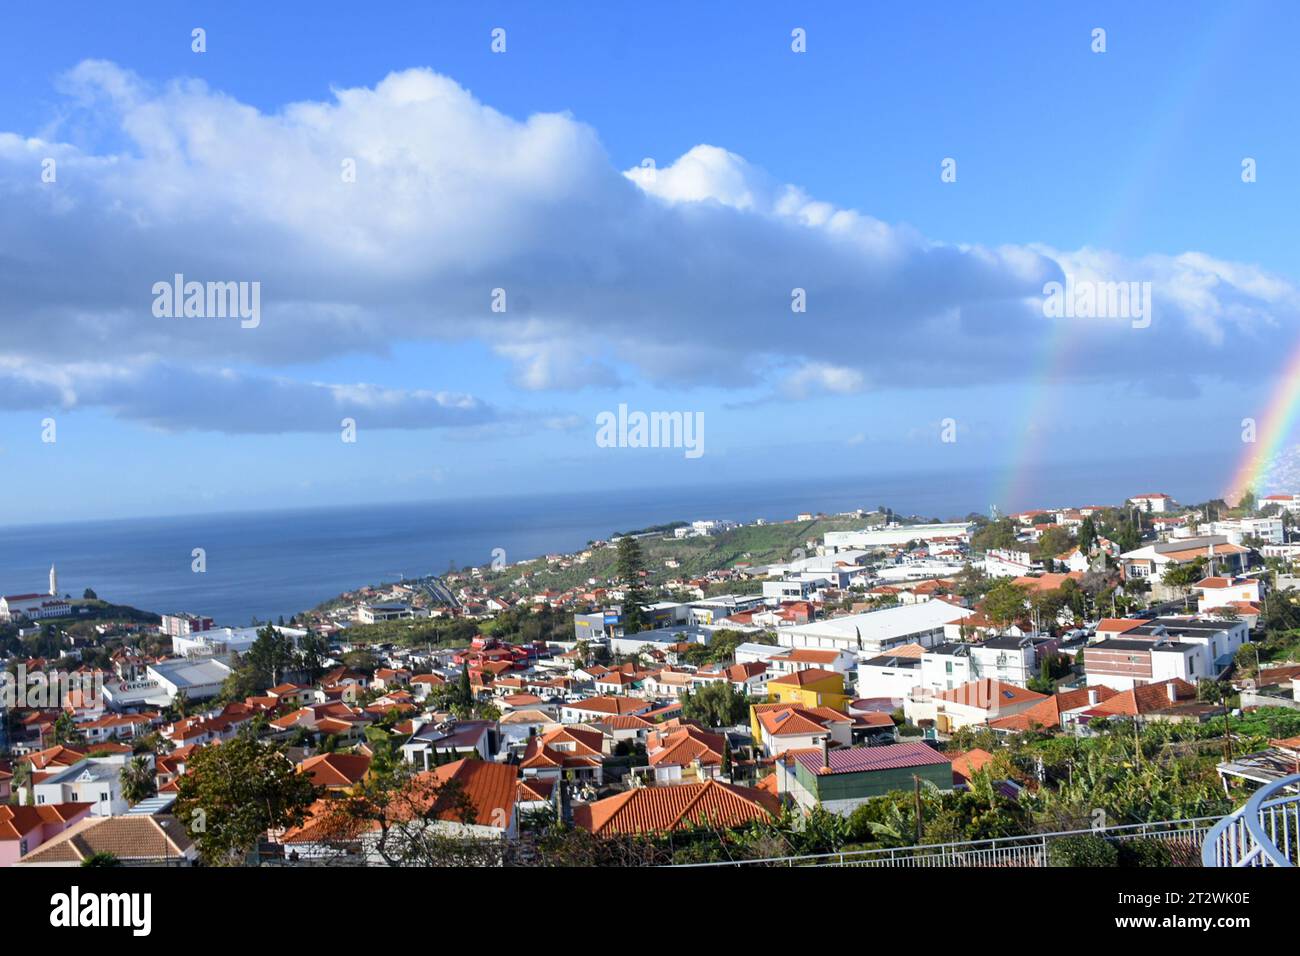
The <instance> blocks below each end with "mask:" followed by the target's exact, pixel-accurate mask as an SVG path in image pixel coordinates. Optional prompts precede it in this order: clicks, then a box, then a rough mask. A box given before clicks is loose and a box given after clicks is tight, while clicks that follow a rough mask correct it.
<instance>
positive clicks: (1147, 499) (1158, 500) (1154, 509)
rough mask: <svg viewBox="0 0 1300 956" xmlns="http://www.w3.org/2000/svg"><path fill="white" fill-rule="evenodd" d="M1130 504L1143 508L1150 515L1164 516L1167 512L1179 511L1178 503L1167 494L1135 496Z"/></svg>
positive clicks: (1129, 501) (1130, 500)
mask: <svg viewBox="0 0 1300 956" xmlns="http://www.w3.org/2000/svg"><path fill="white" fill-rule="evenodd" d="M1128 503H1129V504H1131V505H1134V506H1136V507H1138V508H1141V509H1142V510H1143V511H1145V512H1149V513H1150V514H1164V513H1165V512H1166V511H1177V510H1178V502H1176V501H1174V499H1173V498H1170V497H1169V496H1168V495H1166V494H1160V493H1156V494H1151V495H1134V496H1133V497H1132V498H1130V499H1129V500H1128Z"/></svg>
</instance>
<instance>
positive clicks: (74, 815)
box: [0, 803, 95, 867]
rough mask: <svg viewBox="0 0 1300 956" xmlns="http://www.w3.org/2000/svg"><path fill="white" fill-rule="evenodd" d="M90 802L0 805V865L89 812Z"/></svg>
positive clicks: (12, 861) (90, 808) (66, 827)
mask: <svg viewBox="0 0 1300 956" xmlns="http://www.w3.org/2000/svg"><path fill="white" fill-rule="evenodd" d="M94 806H95V805H94V804H93V803H48V804H45V805H44V806H39V807H10V806H0V867H5V866H13V865H14V864H15V863H17V862H18V858H19V857H21V856H26V855H27V854H28V853H31V852H32V851H33V850H35V849H36V848H37V847H38V846H40V845H41V844H42V843H44V842H45V841H46V840H49V839H50V838H51V837H55V836H57V835H58V834H60V833H62V832H63V831H64V830H66V829H68V827H70V826H72V825H73V824H74V823H80V822H81V821H82V820H84V819H86V817H88V816H89V815H90V811H91V810H92V809H93V808H94Z"/></svg>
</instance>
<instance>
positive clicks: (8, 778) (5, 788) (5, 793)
mask: <svg viewBox="0 0 1300 956" xmlns="http://www.w3.org/2000/svg"><path fill="white" fill-rule="evenodd" d="M13 786H14V775H13V774H11V773H10V772H9V771H8V770H0V803H8V802H9V798H10V797H11V796H13V792H14V791H13Z"/></svg>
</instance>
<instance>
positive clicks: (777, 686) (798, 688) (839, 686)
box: [767, 667, 847, 710]
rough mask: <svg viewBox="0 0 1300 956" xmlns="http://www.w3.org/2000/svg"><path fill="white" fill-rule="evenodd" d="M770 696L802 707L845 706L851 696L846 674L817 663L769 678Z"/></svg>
mask: <svg viewBox="0 0 1300 956" xmlns="http://www.w3.org/2000/svg"><path fill="white" fill-rule="evenodd" d="M767 694H768V700H769V701H772V702H778V701H779V702H780V703H782V704H798V705H799V706H801V707H834V708H835V709H836V710H843V709H844V705H845V701H846V700H847V698H846V695H845V693H844V676H843V675H842V674H838V673H836V672H835V671H824V670H821V669H820V668H817V667H809V668H807V669H805V670H801V671H795V672H794V673H793V674H786V675H785V676H784V677H776V678H773V679H772V680H770V681H768V682H767Z"/></svg>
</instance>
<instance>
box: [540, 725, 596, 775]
mask: <svg viewBox="0 0 1300 956" xmlns="http://www.w3.org/2000/svg"><path fill="white" fill-rule="evenodd" d="M604 762H605V737H604V735H603V734H602V733H601V732H600V731H598V730H588V729H585V728H579V727H556V728H555V729H553V730H551V731H548V732H547V733H544V734H542V735H540V736H536V737H530V738H529V739H528V744H527V746H526V747H525V749H524V754H523V759H522V760H521V761H520V762H519V770H520V772H521V773H522V774H523V776H524V777H542V778H544V779H552V780H558V779H559V778H560V777H562V776H567V777H569V778H570V779H573V780H579V781H582V782H584V783H591V784H594V785H595V786H600V785H601V783H602V782H603V780H604V773H603V769H604Z"/></svg>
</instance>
